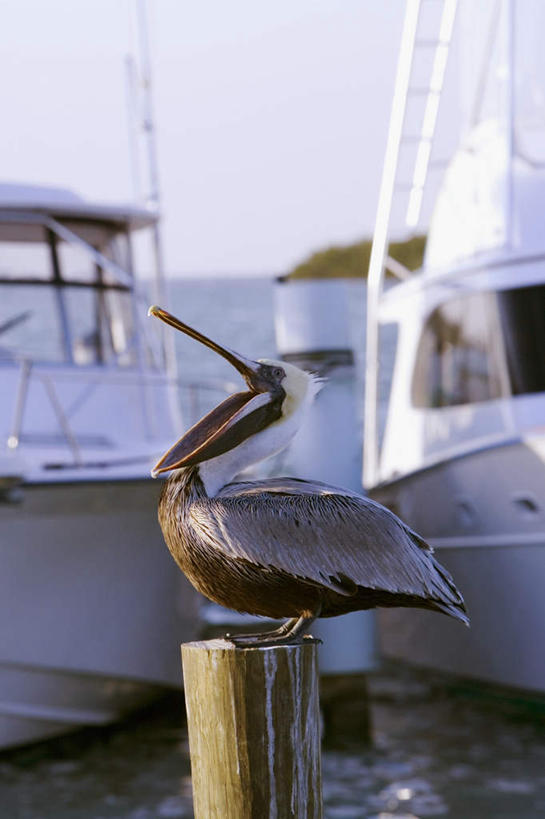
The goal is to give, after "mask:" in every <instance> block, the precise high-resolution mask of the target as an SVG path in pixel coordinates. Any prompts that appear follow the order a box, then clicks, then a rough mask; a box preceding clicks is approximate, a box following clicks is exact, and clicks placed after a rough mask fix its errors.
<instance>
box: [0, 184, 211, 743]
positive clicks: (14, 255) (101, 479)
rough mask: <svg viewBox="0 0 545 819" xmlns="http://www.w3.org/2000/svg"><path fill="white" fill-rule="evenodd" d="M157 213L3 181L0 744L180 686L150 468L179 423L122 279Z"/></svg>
mask: <svg viewBox="0 0 545 819" xmlns="http://www.w3.org/2000/svg"><path fill="white" fill-rule="evenodd" d="M156 221H157V215H156V213H154V212H152V211H149V210H146V209H144V208H142V209H139V208H135V207H113V206H98V205H92V204H89V203H88V202H86V201H84V200H82V199H80V198H79V197H78V196H76V195H75V194H73V193H71V192H69V191H65V190H59V189H53V188H37V187H30V186H21V185H8V184H5V185H0V391H1V396H2V400H1V402H0V441H1V445H0V566H1V571H0V747H1V748H5V747H9V746H11V745H16V744H20V743H23V742H28V741H32V740H37V739H43V738H46V737H51V736H54V735H55V734H59V733H62V732H65V731H67V730H70V729H72V728H75V727H79V726H84V725H100V724H103V723H107V722H110V721H112V720H115V719H116V718H118V717H119V716H120V715H122V714H124V713H126V712H127V711H129V710H131V709H133V708H135V707H137V706H139V705H142V704H143V703H145V702H146V701H148V700H150V699H151V698H152V697H153V696H155V695H156V694H157V693H158V692H159V691H161V690H163V689H164V687H165V686H179V685H180V682H181V673H180V664H179V644H180V642H181V641H183V640H185V639H189V638H191V637H193V636H195V633H196V624H197V605H198V604H197V598H196V593H195V592H193V590H192V589H191V587H190V586H189V584H187V582H186V581H185V579H184V578H183V576H182V573H181V572H180V571H179V569H178V568H177V566H176V565H175V563H174V562H173V560H172V558H171V557H170V555H169V554H168V551H167V549H166V548H165V547H164V543H163V540H162V536H161V532H160V529H159V526H158V524H157V522H156V509H157V499H158V493H159V490H160V482H158V481H153V480H151V479H150V477H149V476H150V466H151V465H152V464H153V462H154V459H155V458H156V457H157V455H158V454H160V453H161V452H162V451H164V449H165V448H166V447H168V446H169V445H170V443H171V442H172V440H173V436H175V434H176V433H177V432H178V431H179V430H180V428H181V423H180V419H179V418H178V414H177V409H176V408H177V394H176V392H177V385H176V383H175V381H174V379H173V377H172V373H171V372H169V370H168V367H167V366H166V363H165V349H164V347H163V342H162V338H161V336H160V335H156V332H157V329H158V328H157V327H156V326H155V325H156V324H157V322H150V321H149V320H146V306H145V303H144V302H143V301H140V300H139V299H138V295H137V293H138V291H137V283H136V279H135V264H134V262H133V258H136V254H135V245H138V246H139V247H140V245H141V244H142V243H143V242H144V241H145V235H146V232H149V231H153V230H154V229H155V226H156ZM150 244H151V243H150ZM148 259H149V256H148Z"/></svg>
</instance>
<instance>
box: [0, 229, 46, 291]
mask: <svg viewBox="0 0 545 819" xmlns="http://www.w3.org/2000/svg"><path fill="white" fill-rule="evenodd" d="M32 228H33V230H32V233H33V235H34V236H35V238H34V239H32V240H31V241H21V242H18V241H2V240H1V237H0V279H11V280H13V279H32V280H36V279H38V280H39V281H43V280H47V279H51V278H53V263H52V259H51V250H50V247H49V245H48V243H47V242H46V241H45V235H44V231H43V230H42V228H39V227H35V226H32Z"/></svg>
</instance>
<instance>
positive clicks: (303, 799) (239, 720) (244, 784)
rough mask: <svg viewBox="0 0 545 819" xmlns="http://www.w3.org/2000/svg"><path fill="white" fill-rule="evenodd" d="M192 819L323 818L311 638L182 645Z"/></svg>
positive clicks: (318, 730)
mask: <svg viewBox="0 0 545 819" xmlns="http://www.w3.org/2000/svg"><path fill="white" fill-rule="evenodd" d="M182 664H183V672H184V687H185V699H186V706H187V723H188V729H189V748H190V753H191V772H192V781H193V803H194V811H195V818H196V819H288V817H296V818H297V819H319V817H321V816H322V782H321V758H320V715H319V699H318V696H319V695H318V671H317V651H316V644H315V643H311V642H305V643H303V644H302V645H292V646H278V647H273V648H247V649H241V648H235V647H234V646H233V645H232V644H231V643H229V642H228V641H227V640H208V641H206V642H195V643H186V644H184V645H182Z"/></svg>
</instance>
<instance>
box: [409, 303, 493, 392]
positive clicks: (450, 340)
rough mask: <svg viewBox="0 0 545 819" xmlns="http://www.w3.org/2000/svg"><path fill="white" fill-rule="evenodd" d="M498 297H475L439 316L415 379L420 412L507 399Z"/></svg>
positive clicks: (425, 339) (423, 344) (426, 334)
mask: <svg viewBox="0 0 545 819" xmlns="http://www.w3.org/2000/svg"><path fill="white" fill-rule="evenodd" d="M498 336H499V323H498V317H497V305H496V300H495V294H494V293H470V294H467V295H464V296H460V297H458V298H455V299H453V300H452V301H450V302H448V303H447V304H444V305H441V307H438V308H437V309H436V310H434V311H433V312H432V313H431V314H430V316H429V318H428V320H427V322H426V325H425V327H424V330H423V333H422V337H421V339H420V344H419V348H418V354H417V361H416V366H415V372H414V379H413V391H412V392H413V395H412V398H413V403H414V405H415V406H418V407H448V406H454V405H458V404H472V403H476V402H479V401H489V400H491V399H493V398H499V397H500V396H501V395H502V389H501V379H500V367H501V355H502V351H501V348H500V339H499V337H498Z"/></svg>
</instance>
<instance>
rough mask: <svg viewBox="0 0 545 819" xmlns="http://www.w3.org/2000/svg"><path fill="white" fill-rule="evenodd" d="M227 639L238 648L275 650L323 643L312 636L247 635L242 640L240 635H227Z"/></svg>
mask: <svg viewBox="0 0 545 819" xmlns="http://www.w3.org/2000/svg"><path fill="white" fill-rule="evenodd" d="M251 638H253V639H251ZM225 639H226V640H228V642H230V643H232V644H233V645H234V646H236V648H273V647H275V646H301V645H307V644H308V643H311V644H312V643H315V644H317V645H319V644H320V643H321V642H322V641H321V640H319V639H318V638H317V637H311V636H310V634H299V635H293V634H287V635H281V634H279V635H278V636H276V637H272V636H269V635H267V634H253V635H249V634H245V635H244V637H243V638H242V639H241V638H240V635H233V636H231V635H229V634H226V635H225Z"/></svg>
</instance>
